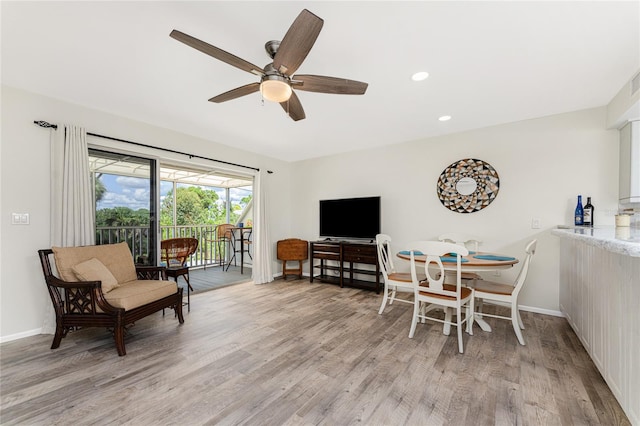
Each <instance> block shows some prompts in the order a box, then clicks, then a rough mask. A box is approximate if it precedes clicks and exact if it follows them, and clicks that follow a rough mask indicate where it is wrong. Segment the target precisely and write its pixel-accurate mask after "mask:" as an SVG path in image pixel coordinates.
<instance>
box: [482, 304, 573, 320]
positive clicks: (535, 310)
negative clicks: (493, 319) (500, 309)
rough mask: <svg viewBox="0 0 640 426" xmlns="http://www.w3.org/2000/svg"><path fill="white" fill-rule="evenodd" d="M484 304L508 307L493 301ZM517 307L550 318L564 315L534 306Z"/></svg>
mask: <svg viewBox="0 0 640 426" xmlns="http://www.w3.org/2000/svg"><path fill="white" fill-rule="evenodd" d="M484 303H485V304H487V303H493V304H494V305H500V306H506V307H509V306H510V305H509V304H508V303H503V302H498V301H495V300H485V301H484ZM519 307H520V310H521V311H526V312H533V313H536V314H542V315H551V316H552V317H561V318H564V314H563V313H562V312H560V311H554V310H552V309H544V308H537V307H535V306H524V305H520V306H519Z"/></svg>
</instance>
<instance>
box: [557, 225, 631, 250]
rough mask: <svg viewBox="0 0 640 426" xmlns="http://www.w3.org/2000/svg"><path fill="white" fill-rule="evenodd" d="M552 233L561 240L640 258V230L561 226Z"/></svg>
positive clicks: (611, 227)
mask: <svg viewBox="0 0 640 426" xmlns="http://www.w3.org/2000/svg"><path fill="white" fill-rule="evenodd" d="M551 233H552V234H553V235H556V236H558V237H560V238H572V239H574V240H580V241H582V242H584V243H585V244H589V245H592V246H595V247H600V248H602V249H604V250H607V251H610V252H613V253H619V254H624V255H627V256H632V257H640V228H635V227H623V228H616V227H613V226H610V227H594V228H591V227H586V226H585V227H582V226H577V227H573V226H571V227H569V226H559V227H558V228H557V229H552V230H551Z"/></svg>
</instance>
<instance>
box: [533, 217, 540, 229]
mask: <svg viewBox="0 0 640 426" xmlns="http://www.w3.org/2000/svg"><path fill="white" fill-rule="evenodd" d="M531 229H540V219H538V218H537V217H534V218H533V219H531Z"/></svg>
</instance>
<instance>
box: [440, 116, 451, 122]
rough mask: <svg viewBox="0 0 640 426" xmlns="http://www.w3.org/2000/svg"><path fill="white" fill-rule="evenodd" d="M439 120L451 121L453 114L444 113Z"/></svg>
mask: <svg viewBox="0 0 640 426" xmlns="http://www.w3.org/2000/svg"><path fill="white" fill-rule="evenodd" d="M438 120H440V121H449V120H451V116H450V115H443V116H442V117H439V118H438Z"/></svg>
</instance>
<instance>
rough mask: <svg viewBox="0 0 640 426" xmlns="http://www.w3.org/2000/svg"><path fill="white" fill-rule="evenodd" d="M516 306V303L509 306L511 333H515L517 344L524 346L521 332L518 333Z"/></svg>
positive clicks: (518, 324)
mask: <svg viewBox="0 0 640 426" xmlns="http://www.w3.org/2000/svg"><path fill="white" fill-rule="evenodd" d="M518 316H519V312H518V305H517V304H516V303H512V304H511V324H512V325H513V331H515V332H516V336H517V337H518V342H519V343H520V344H521V345H522V346H525V343H524V337H522V332H521V331H520V323H519V322H518Z"/></svg>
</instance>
